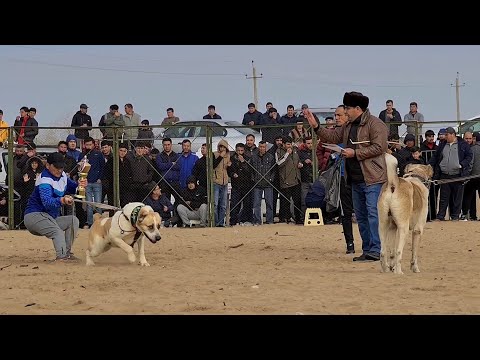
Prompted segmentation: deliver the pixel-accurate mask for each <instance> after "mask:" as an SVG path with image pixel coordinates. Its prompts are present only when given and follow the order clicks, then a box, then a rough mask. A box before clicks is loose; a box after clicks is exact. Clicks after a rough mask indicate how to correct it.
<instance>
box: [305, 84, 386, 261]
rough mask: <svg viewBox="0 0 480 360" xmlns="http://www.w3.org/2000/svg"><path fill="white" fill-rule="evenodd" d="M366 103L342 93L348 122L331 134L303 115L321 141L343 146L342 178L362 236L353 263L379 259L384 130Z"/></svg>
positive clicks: (358, 95)
mask: <svg viewBox="0 0 480 360" xmlns="http://www.w3.org/2000/svg"><path fill="white" fill-rule="evenodd" d="M368 103H369V99H368V97H367V96H365V95H363V94H362V93H359V92H354V91H352V92H347V93H345V95H344V96H343V104H344V105H345V110H346V112H347V116H348V123H346V124H345V125H343V126H340V127H337V128H335V130H333V131H332V130H327V129H324V128H321V127H318V126H317V125H316V122H315V119H314V118H313V116H312V115H311V113H309V112H306V114H305V115H306V118H307V120H308V122H309V123H310V125H311V126H312V127H313V128H314V130H315V131H316V132H317V135H318V136H319V138H320V140H321V141H323V142H328V143H333V144H342V143H343V144H344V149H343V150H342V155H343V156H344V157H345V158H346V160H345V177H346V180H347V184H351V186H352V191H353V207H354V210H355V215H356V218H357V222H358V226H359V230H360V235H361V237H362V250H363V254H362V255H361V256H358V257H354V258H353V260H354V261H378V260H380V237H379V234H378V211H377V201H378V197H379V195H380V190H381V188H382V185H383V183H384V182H386V181H387V165H386V162H385V151H386V150H387V137H388V129H387V126H386V125H385V123H384V122H383V121H382V120H380V119H379V118H377V117H375V116H373V115H371V114H370V111H369V110H368ZM359 142H361V143H359Z"/></svg>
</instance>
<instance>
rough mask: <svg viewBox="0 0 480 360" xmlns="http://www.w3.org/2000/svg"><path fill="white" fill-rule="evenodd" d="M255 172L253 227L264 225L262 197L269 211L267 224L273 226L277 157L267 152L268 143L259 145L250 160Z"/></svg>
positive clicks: (262, 142) (253, 175)
mask: <svg viewBox="0 0 480 360" xmlns="http://www.w3.org/2000/svg"><path fill="white" fill-rule="evenodd" d="M250 162H251V164H252V167H253V169H255V170H254V171H252V180H253V184H254V185H253V186H254V188H253V225H261V224H262V207H261V204H262V197H264V198H265V208H266V210H267V214H266V215H267V217H266V222H265V223H266V224H273V215H274V213H273V192H272V184H273V182H274V180H275V172H274V171H273V169H274V166H275V156H274V155H272V153H270V152H267V143H266V142H265V141H263V140H262V141H260V142H259V143H258V152H257V153H255V154H253V155H252V158H251V160H250Z"/></svg>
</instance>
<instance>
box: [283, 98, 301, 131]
mask: <svg viewBox="0 0 480 360" xmlns="http://www.w3.org/2000/svg"><path fill="white" fill-rule="evenodd" d="M297 121H298V117H297V116H296V115H295V108H294V107H293V105H288V106H287V113H286V114H285V115H283V116H282V117H281V118H280V124H283V125H286V126H284V127H283V129H282V134H283V135H285V136H287V135H288V134H289V133H290V131H292V129H293V128H294V127H295V126H294V125H295V124H296V123H297Z"/></svg>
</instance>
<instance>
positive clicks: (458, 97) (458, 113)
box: [450, 71, 465, 125]
mask: <svg viewBox="0 0 480 360" xmlns="http://www.w3.org/2000/svg"><path fill="white" fill-rule="evenodd" d="M450 86H454V85H453V84H450ZM462 86H465V83H463V84H461V85H460V74H459V73H458V71H457V78H456V79H455V95H456V99H457V122H458V123H459V125H460V87H462Z"/></svg>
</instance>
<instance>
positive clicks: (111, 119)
mask: <svg viewBox="0 0 480 360" xmlns="http://www.w3.org/2000/svg"><path fill="white" fill-rule="evenodd" d="M102 118H103V125H101V124H102V119H100V123H99V124H98V125H99V126H101V127H102V129H101V131H102V133H103V138H104V139H113V132H114V128H116V127H122V128H123V127H124V126H125V120H124V118H123V115H122V114H120V112H119V111H118V105H117V104H113V105H110V111H109V112H108V113H106V114H105V115H103V117H102ZM121 135H122V133H121V132H120V133H119V134H118V137H119V138H120V137H121Z"/></svg>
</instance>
